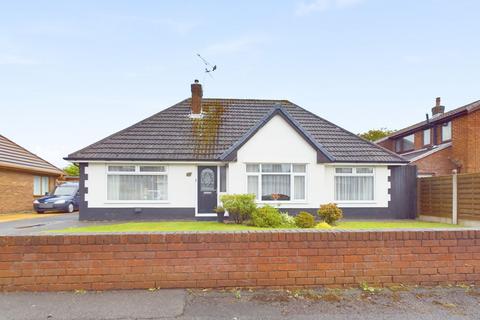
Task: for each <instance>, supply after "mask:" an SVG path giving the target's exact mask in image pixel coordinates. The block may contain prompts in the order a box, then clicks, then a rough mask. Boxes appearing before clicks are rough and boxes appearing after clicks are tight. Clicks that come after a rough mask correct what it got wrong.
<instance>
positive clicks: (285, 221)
mask: <svg viewBox="0 0 480 320" xmlns="http://www.w3.org/2000/svg"><path fill="white" fill-rule="evenodd" d="M280 215H281V216H282V225H283V226H284V227H295V217H292V216H291V215H289V214H288V213H287V212H280Z"/></svg>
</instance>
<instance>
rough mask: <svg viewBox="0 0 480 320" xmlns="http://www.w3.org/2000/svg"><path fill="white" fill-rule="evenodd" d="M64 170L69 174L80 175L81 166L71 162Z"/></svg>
mask: <svg viewBox="0 0 480 320" xmlns="http://www.w3.org/2000/svg"><path fill="white" fill-rule="evenodd" d="M63 171H65V173H66V174H68V175H69V176H79V175H80V168H79V167H78V166H76V165H74V164H73V163H72V164H69V165H68V166H66V167H65V168H63Z"/></svg>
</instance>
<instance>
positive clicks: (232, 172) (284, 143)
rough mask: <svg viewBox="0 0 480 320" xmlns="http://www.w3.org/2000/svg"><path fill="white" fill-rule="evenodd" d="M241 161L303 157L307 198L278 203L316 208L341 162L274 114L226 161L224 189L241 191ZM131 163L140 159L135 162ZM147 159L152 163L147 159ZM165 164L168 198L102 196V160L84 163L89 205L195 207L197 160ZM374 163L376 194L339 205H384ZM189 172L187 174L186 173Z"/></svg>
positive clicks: (330, 193)
mask: <svg viewBox="0 0 480 320" xmlns="http://www.w3.org/2000/svg"><path fill="white" fill-rule="evenodd" d="M246 163H302V164H306V165H307V176H306V183H307V189H306V193H307V199H306V200H305V201H291V202H288V203H282V205H281V208H318V207H319V206H320V204H323V203H329V202H334V171H335V169H334V168H335V167H336V166H349V167H353V166H355V164H352V165H341V164H327V165H323V164H317V153H316V150H315V149H313V147H312V146H310V144H308V143H307V142H306V141H305V140H304V139H303V137H302V136H301V135H300V134H298V133H297V132H296V131H295V129H293V128H292V127H291V126H290V125H289V124H288V123H287V122H286V121H285V120H284V119H283V118H282V117H281V116H275V117H274V118H272V119H271V120H270V121H269V122H268V123H267V124H265V126H263V127H262V128H261V129H260V130H259V131H258V132H257V133H256V134H255V135H254V136H253V137H252V138H251V139H250V140H249V141H247V142H246V143H245V144H244V145H243V146H242V147H241V148H240V149H239V150H238V152H237V161H236V162H230V163H229V164H228V166H229V167H228V170H227V174H228V175H227V193H230V194H232V193H246V192H247V174H246ZM135 164H141V163H138V162H136V163H135ZM148 164H153V163H152V162H150V163H148ZM161 164H162V165H166V166H167V170H168V201H166V202H163V201H162V202H141V201H139V202H128V203H126V202H122V201H117V202H115V201H107V171H106V170H107V163H102V162H91V163H89V165H88V167H87V168H86V173H87V174H88V180H87V181H86V187H88V194H87V195H86V200H87V201H88V206H89V207H91V208H95V207H97V208H106V207H116V208H120V207H123V208H138V207H145V208H146V207H150V208H152V207H153V208H186V207H188V208H194V207H196V206H197V183H196V179H197V164H196V163H170V164H167V163H161ZM357 166H362V167H365V166H368V167H374V168H375V170H374V172H375V200H374V201H370V202H349V203H339V205H340V206H341V207H388V201H389V200H390V195H389V194H388V189H389V188H390V182H389V181H388V177H389V175H390V170H389V169H388V167H387V166H386V165H378V164H361V165H357ZM189 172H190V173H191V175H190V176H187V173H189ZM261 203H262V202H261Z"/></svg>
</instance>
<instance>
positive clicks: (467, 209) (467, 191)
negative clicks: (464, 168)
mask: <svg viewBox="0 0 480 320" xmlns="http://www.w3.org/2000/svg"><path fill="white" fill-rule="evenodd" d="M458 218H459V219H465V220H480V173H473V174H459V175H458Z"/></svg>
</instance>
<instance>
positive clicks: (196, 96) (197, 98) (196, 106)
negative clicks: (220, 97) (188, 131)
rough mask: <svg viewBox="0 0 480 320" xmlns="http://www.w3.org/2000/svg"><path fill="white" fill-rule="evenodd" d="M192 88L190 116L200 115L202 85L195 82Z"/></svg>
mask: <svg viewBox="0 0 480 320" xmlns="http://www.w3.org/2000/svg"><path fill="white" fill-rule="evenodd" d="M191 87H192V105H191V108H192V115H200V114H201V113H202V96H203V90H202V85H201V84H200V82H198V80H195V81H194V83H192V85H191Z"/></svg>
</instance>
